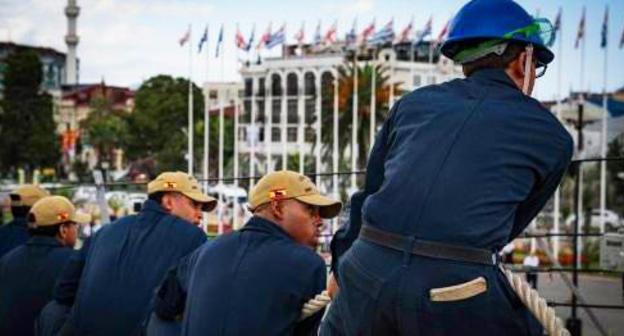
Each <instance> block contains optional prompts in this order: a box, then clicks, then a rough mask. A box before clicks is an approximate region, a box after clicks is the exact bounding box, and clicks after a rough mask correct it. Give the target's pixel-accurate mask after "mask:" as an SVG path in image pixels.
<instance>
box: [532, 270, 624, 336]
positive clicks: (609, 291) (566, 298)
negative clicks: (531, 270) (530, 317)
mask: <svg viewBox="0 0 624 336" xmlns="http://www.w3.org/2000/svg"><path fill="white" fill-rule="evenodd" d="M566 274H568V275H569V276H570V279H571V273H566ZM579 288H580V290H581V294H582V295H583V296H584V297H585V299H586V300H587V303H588V304H605V305H620V306H622V305H624V293H623V292H622V280H621V278H614V277H601V276H596V275H580V276H579ZM538 290H539V292H540V294H541V295H542V296H543V297H544V298H546V300H548V301H556V302H570V300H571V295H570V290H569V289H568V287H567V286H566V285H565V283H564V282H563V280H561V277H560V276H559V275H558V274H555V273H553V274H552V276H549V274H547V273H542V274H540V277H539V281H538ZM556 310H557V315H558V316H559V317H561V318H562V319H563V320H564V322H565V320H566V319H567V318H568V317H569V316H571V310H572V308H570V307H557V308H556ZM592 311H593V312H594V315H596V317H597V318H598V321H599V322H600V323H601V324H602V326H603V327H604V329H605V330H607V335H614V336H615V335H624V309H597V308H593V309H592ZM577 316H578V317H579V318H580V319H581V320H582V324H583V330H582V335H583V336H598V335H601V334H600V333H599V331H598V329H597V328H596V327H595V326H594V324H593V323H592V321H591V319H590V318H589V317H588V315H587V313H586V312H585V310H584V309H583V308H577Z"/></svg>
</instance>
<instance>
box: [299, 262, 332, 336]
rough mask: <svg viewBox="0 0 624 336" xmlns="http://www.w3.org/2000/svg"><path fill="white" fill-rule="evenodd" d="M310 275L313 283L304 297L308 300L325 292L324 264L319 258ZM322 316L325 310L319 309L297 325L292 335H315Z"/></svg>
mask: <svg viewBox="0 0 624 336" xmlns="http://www.w3.org/2000/svg"><path fill="white" fill-rule="evenodd" d="M312 274H313V275H312V279H313V282H312V284H311V286H310V287H309V288H308V290H307V291H308V292H307V293H306V295H305V297H307V298H309V299H311V298H313V297H315V296H316V295H317V294H320V293H321V292H322V291H323V290H325V284H326V282H327V275H326V274H327V271H326V269H325V263H324V262H323V261H322V260H321V259H320V258H319V259H318V260H317V263H316V266H315V267H314V270H313V272H312ZM324 314H325V309H321V310H320V311H318V312H317V313H316V314H314V315H312V316H310V317H308V318H306V319H305V320H303V321H300V322H299V323H297V325H296V326H295V330H294V333H293V335H295V336H308V335H310V336H311V335H317V332H318V328H319V325H320V324H321V319H322V318H323V315H324Z"/></svg>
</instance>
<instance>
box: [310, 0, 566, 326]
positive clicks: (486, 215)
mask: <svg viewBox="0 0 624 336" xmlns="http://www.w3.org/2000/svg"><path fill="white" fill-rule="evenodd" d="M553 34H554V31H553V29H552V26H551V25H550V23H549V22H548V21H547V20H543V19H535V18H533V17H531V16H530V15H529V14H528V13H527V12H526V11H525V10H524V9H522V7H520V6H519V5H518V4H516V3H515V2H513V1H511V0H473V1H470V2H468V3H467V4H466V5H465V6H464V7H462V8H461V9H460V10H459V12H458V13H457V15H456V16H455V18H454V20H453V21H452V23H451V27H450V32H449V37H448V39H447V40H446V42H445V43H444V44H443V46H442V50H441V51H442V53H443V54H444V55H445V56H447V57H449V58H451V59H452V60H453V61H455V62H456V63H458V64H461V65H462V69H463V71H464V74H465V75H466V78H465V79H455V80H452V81H449V82H445V83H441V84H438V85H430V86H426V87H423V88H419V89H417V90H415V91H413V92H411V93H409V94H407V95H404V96H403V97H402V98H401V99H400V100H399V101H398V102H397V103H396V104H395V105H394V106H393V108H392V111H391V112H390V115H389V118H388V120H386V121H385V123H384V125H383V127H382V129H381V131H380V132H379V134H378V135H377V138H376V141H375V145H374V147H373V149H372V151H371V154H370V159H369V162H368V166H367V169H366V172H367V173H366V183H365V187H364V189H363V190H361V191H360V192H358V193H356V194H354V196H353V197H352V199H351V212H350V217H349V221H348V222H347V224H346V225H345V226H344V227H342V228H341V229H340V230H339V231H338V232H337V233H336V235H335V236H334V239H333V241H332V271H333V273H332V276H331V277H330V279H331V278H335V279H336V280H337V284H338V287H339V289H338V290H337V292H336V294H335V296H334V299H333V302H332V305H331V306H330V308H329V310H328V312H327V315H326V318H325V320H324V321H323V324H322V326H321V330H320V335H322V336H325V335H518V336H520V335H541V328H540V326H539V324H538V323H537V320H536V319H535V318H534V317H533V316H532V315H531V314H530V312H529V311H528V310H527V308H526V307H525V306H524V305H523V304H522V302H521V301H520V299H519V297H518V296H517V295H516V294H515V293H514V291H513V289H512V287H511V286H510V284H509V282H508V281H507V279H506V277H505V275H504V274H503V273H502V272H501V271H500V269H499V265H498V258H497V256H498V254H497V252H498V251H500V250H501V249H502V248H503V247H504V246H505V245H506V244H507V243H508V242H509V241H511V240H513V239H514V238H515V237H517V236H518V235H519V234H520V233H521V232H522V231H523V230H524V229H525V228H526V227H527V226H528V225H529V223H530V222H531V221H532V220H533V218H534V217H535V216H536V214H537V213H538V212H539V211H540V210H541V209H542V207H543V206H544V204H545V203H546V202H547V201H548V199H549V198H550V197H551V195H552V194H553V192H554V191H555V189H556V188H557V186H558V185H559V182H560V181H561V177H562V175H563V173H564V172H565V170H566V168H567V166H568V164H569V162H570V159H571V156H572V148H573V143H572V139H571V137H570V135H569V134H568V132H567V131H566V130H565V129H564V127H563V126H562V125H561V124H560V122H559V121H558V120H557V119H556V118H555V117H554V116H553V114H552V113H551V112H550V111H548V110H546V109H545V108H544V107H543V106H542V105H541V104H540V102H538V101H537V100H535V99H533V98H531V97H530V94H531V92H532V90H533V85H534V83H535V79H536V78H537V77H539V76H540V75H541V74H543V73H544V71H545V69H546V66H547V65H548V64H549V63H550V62H551V61H552V60H553V58H554V55H553V53H552V52H551V51H550V50H549V45H550V43H552V37H553Z"/></svg>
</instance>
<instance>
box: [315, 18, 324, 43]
mask: <svg viewBox="0 0 624 336" xmlns="http://www.w3.org/2000/svg"><path fill="white" fill-rule="evenodd" d="M321 42H323V39H322V37H321V20H319V22H318V24H317V25H316V30H315V31H314V41H313V43H314V46H315V47H318V46H320V45H321Z"/></svg>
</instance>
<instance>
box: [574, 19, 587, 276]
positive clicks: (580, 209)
mask: <svg viewBox="0 0 624 336" xmlns="http://www.w3.org/2000/svg"><path fill="white" fill-rule="evenodd" d="M584 87H585V7H583V36H582V37H581V85H580V104H583V105H584V104H585V94H584ZM582 128H583V125H582V124H581V125H579V131H578V134H577V137H578V141H579V142H580V141H582V139H581V137H580V132H581V129H582ZM580 147H581V148H584V147H585V146H583V144H580ZM582 151H583V152H584V151H585V150H584V149H583V150H582ZM579 158H580V159H584V158H585V153H579ZM578 173H579V195H578V198H579V200H578V208H577V212H578V214H579V218H578V222H579V225H580V227H581V229H582V228H583V227H584V226H585V225H584V224H585V216H584V214H583V206H584V205H583V194H584V192H583V164H582V163H581V164H579V172H578ZM576 244H577V251H578V255H577V258H576V260H575V262H576V264H577V267H581V255H582V254H583V244H581V243H580V240H579V239H576Z"/></svg>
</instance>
